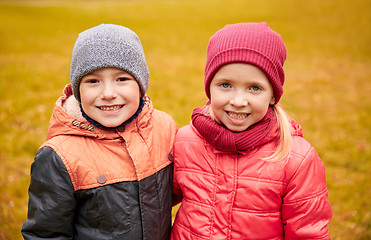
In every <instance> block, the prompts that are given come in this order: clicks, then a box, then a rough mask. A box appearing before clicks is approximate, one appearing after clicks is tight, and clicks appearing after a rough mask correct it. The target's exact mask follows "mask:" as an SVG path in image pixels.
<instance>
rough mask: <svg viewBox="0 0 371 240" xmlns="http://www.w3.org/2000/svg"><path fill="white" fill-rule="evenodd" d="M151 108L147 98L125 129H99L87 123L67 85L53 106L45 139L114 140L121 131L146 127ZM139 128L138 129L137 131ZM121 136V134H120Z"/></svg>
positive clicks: (69, 85)
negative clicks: (77, 137)
mask: <svg viewBox="0 0 371 240" xmlns="http://www.w3.org/2000/svg"><path fill="white" fill-rule="evenodd" d="M152 112H153V106H152V103H151V101H150V100H149V98H147V100H146V103H145V106H144V107H143V110H142V112H141V113H140V114H139V116H138V117H137V118H136V119H134V120H133V121H132V122H131V123H129V124H127V125H126V126H125V129H120V128H113V129H101V128H99V127H95V126H94V125H92V124H91V123H89V122H88V121H87V120H86V119H85V118H84V117H83V116H82V113H81V110H80V106H79V102H78V101H77V100H76V99H75V97H74V96H73V94H72V88H71V84H67V85H66V86H65V88H64V90H63V94H62V96H61V97H59V98H58V100H57V101H56V103H55V105H54V109H53V113H52V117H51V119H50V121H49V128H48V134H47V139H50V138H53V137H55V136H60V135H78V136H85V137H93V138H98V139H115V138H118V137H120V136H119V134H118V133H121V132H123V131H125V132H126V131H133V130H137V131H139V129H140V128H145V127H146V126H148V121H149V119H150V118H151V116H152ZM138 128H139V129H138ZM120 135H121V134H120Z"/></svg>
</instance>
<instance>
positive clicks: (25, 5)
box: [0, 0, 371, 239]
mask: <svg viewBox="0 0 371 240" xmlns="http://www.w3.org/2000/svg"><path fill="white" fill-rule="evenodd" d="M250 21H257V22H261V21H265V22H267V23H268V24H269V25H270V26H271V27H272V28H273V29H274V30H275V31H277V32H278V33H280V34H281V36H282V37H283V39H284V41H285V43H286V47H287V50H288V58H287V61H286V64H285V71H286V82H285V85H284V95H283V97H282V99H281V104H282V105H283V107H284V108H285V109H286V110H287V111H288V113H289V114H290V115H291V116H292V117H293V118H295V119H296V120H297V121H298V122H299V123H300V124H301V125H302V127H303V130H304V135H305V137H306V139H307V140H308V141H309V142H311V143H312V145H313V146H314V147H315V148H316V149H317V151H318V153H319V155H320V156H321V158H322V160H323V161H324V163H325V166H326V174H327V184H328V188H329V199H330V201H331V204H332V208H333V211H334V216H333V219H332V221H331V224H330V231H331V236H332V239H371V226H370V222H371V211H370V209H371V202H370V197H371V178H370V167H371V133H370V126H371V120H370V117H371V114H370V113H371V97H370V94H371V83H370V82H371V80H370V78H371V70H370V69H371V64H370V63H371V47H370V43H371V39H370V37H371V30H370V26H369V24H370V22H371V3H370V1H368V0H352V1H346V0H344V1H335V0H326V1H322V0H311V1H309V0H280V1H277V0H127V1H118V0H117V1H113V0H112V1H110V0H102V1H98V0H95V1H88V0H86V1H82V0H78V1H72V0H67V1H65V0H63V1H62V0H60V1H58V0H50V1H47V0H44V1H43V0H39V1H36V0H13V1H10V0H9V1H4V0H1V1H0V90H1V92H0V131H1V134H0V162H1V166H0V193H1V194H0V239H21V235H20V229H21V225H22V223H23V222H24V220H25V219H26V215H27V199H28V195H27V188H28V184H29V178H30V177H29V175H30V165H31V163H32V161H33V158H34V155H35V153H36V151H37V149H38V148H39V146H40V145H41V144H42V143H43V141H44V140H45V137H46V131H47V125H48V120H49V118H50V115H51V112H52V109H53V106H54V102H55V101H56V99H57V98H58V97H59V96H60V94H61V93H62V89H63V87H64V85H65V84H67V83H68V82H69V68H70V59H71V53H72V47H73V44H74V42H75V40H76V38H77V35H78V33H80V32H81V31H83V30H85V29H87V28H90V27H93V26H95V25H98V24H100V23H115V24H120V25H124V26H126V27H129V28H131V29H133V30H134V31H135V32H136V33H137V34H138V35H139V37H140V39H141V41H142V44H143V47H144V51H145V54H146V58H147V63H148V65H149V68H150V73H151V77H150V87H149V91H148V95H149V96H150V97H151V99H152V100H153V102H154V106H155V107H156V108H158V109H160V110H163V111H166V112H168V113H169V114H170V115H172V116H173V117H174V119H175V120H176V122H177V124H178V127H182V126H184V125H186V124H188V123H189V121H190V114H191V111H192V109H193V108H194V107H196V106H201V105H203V104H204V102H205V101H206V97H205V94H204V90H203V68H204V64H205V56H206V46H207V43H208V39H209V37H210V36H211V35H212V34H214V33H215V31H217V30H218V29H220V28H222V27H223V26H224V25H226V24H230V23H236V22H250ZM174 212H175V211H174Z"/></svg>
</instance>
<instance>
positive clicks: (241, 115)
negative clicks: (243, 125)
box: [228, 112, 247, 119]
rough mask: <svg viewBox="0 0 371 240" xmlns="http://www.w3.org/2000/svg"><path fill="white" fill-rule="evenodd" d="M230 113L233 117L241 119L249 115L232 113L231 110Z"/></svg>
mask: <svg viewBox="0 0 371 240" xmlns="http://www.w3.org/2000/svg"><path fill="white" fill-rule="evenodd" d="M228 115H229V116H231V117H232V118H239V119H242V118H246V117H247V113H232V112H229V113H228Z"/></svg>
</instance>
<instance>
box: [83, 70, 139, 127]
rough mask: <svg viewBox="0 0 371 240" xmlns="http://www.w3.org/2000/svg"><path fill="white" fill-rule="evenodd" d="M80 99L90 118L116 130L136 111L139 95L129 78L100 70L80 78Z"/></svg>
mask: <svg viewBox="0 0 371 240" xmlns="http://www.w3.org/2000/svg"><path fill="white" fill-rule="evenodd" d="M80 96H81V105H82V108H83V109H84V111H85V113H86V114H87V115H88V116H89V117H90V118H92V119H94V120H95V121H97V122H99V123H100V124H102V125H103V126H105V127H117V126H119V125H120V124H122V123H123V122H125V121H126V120H128V119H129V118H130V117H131V116H133V115H134V113H135V112H136V111H137V110H138V107H139V98H140V97H141V94H140V88H139V85H138V83H137V81H136V80H135V78H134V77H133V76H132V75H130V74H129V73H127V72H125V71H123V70H121V69H118V68H102V69H99V70H96V71H94V72H91V73H89V74H87V75H85V76H84V77H83V78H82V79H81V83H80Z"/></svg>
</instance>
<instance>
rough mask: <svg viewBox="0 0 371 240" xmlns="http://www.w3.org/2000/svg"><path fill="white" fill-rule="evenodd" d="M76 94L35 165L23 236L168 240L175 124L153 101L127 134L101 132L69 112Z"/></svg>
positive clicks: (55, 118) (56, 117) (55, 119)
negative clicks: (153, 105)
mask: <svg viewBox="0 0 371 240" xmlns="http://www.w3.org/2000/svg"><path fill="white" fill-rule="evenodd" d="M71 95H72V91H71V87H70V86H69V85H68V86H67V87H66V88H65V91H64V95H63V96H62V97H61V98H59V99H58V101H57V103H56V105H55V108H54V111H53V115H52V118H51V120H50V123H49V129H48V140H47V141H46V142H45V143H44V144H43V145H42V147H41V148H40V149H39V151H38V152H37V154H36V157H35V161H34V162H33V164H32V167H31V183H30V187H29V208H28V218H27V220H26V221H25V223H24V224H23V228H22V235H23V237H24V238H25V239H84V240H86V239H127V240H136V239H138V240H141V239H148V240H153V239H157V240H164V239H168V238H169V237H170V228H171V185H172V169H171V168H172V163H171V160H169V156H171V153H172V146H173V141H174V137H175V133H176V125H175V122H174V121H173V120H172V118H171V117H170V116H168V115H167V114H165V113H163V112H160V111H157V110H155V109H153V107H152V104H151V103H150V102H148V104H146V105H145V106H144V108H143V111H142V112H141V113H140V114H139V116H138V118H136V119H135V120H134V121H133V122H131V123H130V124H127V125H126V126H125V129H124V128H116V129H111V130H103V129H100V128H95V127H94V126H92V125H91V124H89V123H88V122H86V121H83V120H81V119H79V118H74V117H71V116H70V115H68V114H67V112H66V111H65V110H64V109H63V107H64V103H65V102H66V99H67V98H68V97H69V96H71Z"/></svg>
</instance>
